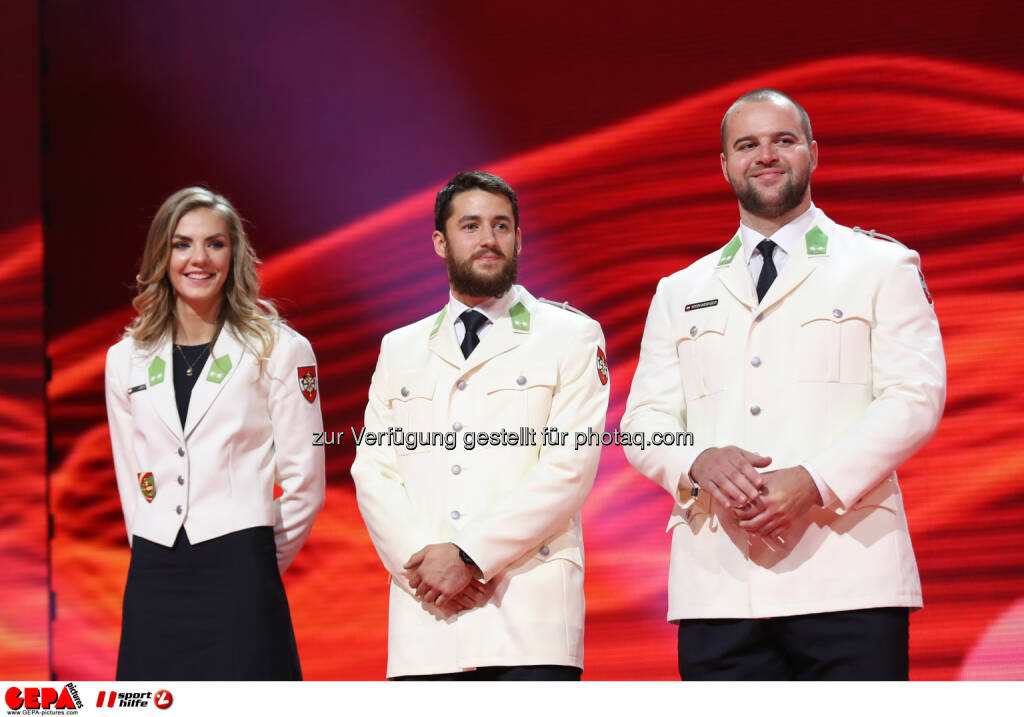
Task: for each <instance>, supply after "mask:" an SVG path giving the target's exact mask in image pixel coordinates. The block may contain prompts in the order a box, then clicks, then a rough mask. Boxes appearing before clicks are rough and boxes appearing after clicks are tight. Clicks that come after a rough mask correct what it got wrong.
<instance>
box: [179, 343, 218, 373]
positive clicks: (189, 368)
mask: <svg viewBox="0 0 1024 717" xmlns="http://www.w3.org/2000/svg"><path fill="white" fill-rule="evenodd" d="M210 343H211V344H212V343H213V342H212V341H211V342H210ZM174 348H176V349H178V353H179V354H181V360H182V361H184V362H185V365H186V366H188V368H186V369H185V375H186V376H191V375H192V369H193V367H194V366H195V365H196V364H197V363H199V359H201V358H203V357H205V356H206V351H209V350H210V344H206V351H203V352H202V353H201V354H199V356H198V357H196V360H195V361H192V362H191V363H189V360H188V357H187V356H185V352H184V351H182V350H181V344H174Z"/></svg>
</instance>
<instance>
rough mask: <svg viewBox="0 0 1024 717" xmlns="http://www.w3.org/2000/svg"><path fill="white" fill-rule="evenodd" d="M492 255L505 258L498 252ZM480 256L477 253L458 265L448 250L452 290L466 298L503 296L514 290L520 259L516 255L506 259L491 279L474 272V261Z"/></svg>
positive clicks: (447, 258)
mask: <svg viewBox="0 0 1024 717" xmlns="http://www.w3.org/2000/svg"><path fill="white" fill-rule="evenodd" d="M490 251H491V253H493V254H497V255H499V256H501V257H504V256H505V255H504V254H501V253H500V252H498V251H496V250H490ZM476 256H479V253H475V254H474V255H473V256H470V258H469V259H467V260H466V261H464V262H462V263H461V264H457V263H456V262H455V259H454V258H453V257H452V252H451V250H446V251H445V255H444V263H445V265H447V267H448V281H449V282H450V283H451V285H452V289H453V290H455V291H457V292H459V293H460V294H465V295H466V296H477V297H481V296H501V295H502V294H504V293H505V292H506V291H508V290H509V289H511V288H512V285H513V284H515V283H516V275H517V274H518V272H519V257H518V256H517V255H515V254H513V255H512V257H511V258H505V261H504V262H503V263H502V267H501V271H500V272H498V273H497V274H495V275H494V276H491V277H483V276H480V275H479V274H477V273H475V272H474V271H473V259H474V258H476Z"/></svg>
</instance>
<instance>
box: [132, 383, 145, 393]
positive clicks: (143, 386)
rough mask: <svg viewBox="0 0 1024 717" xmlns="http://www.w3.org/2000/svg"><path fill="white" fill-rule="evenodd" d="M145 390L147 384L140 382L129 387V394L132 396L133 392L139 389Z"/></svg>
mask: <svg viewBox="0 0 1024 717" xmlns="http://www.w3.org/2000/svg"><path fill="white" fill-rule="evenodd" d="M145 390H146V384H144V383H140V384H139V385H138V386H132V387H131V388H129V389H128V395H129V396H131V395H132V394H133V393H135V392H137V391H145Z"/></svg>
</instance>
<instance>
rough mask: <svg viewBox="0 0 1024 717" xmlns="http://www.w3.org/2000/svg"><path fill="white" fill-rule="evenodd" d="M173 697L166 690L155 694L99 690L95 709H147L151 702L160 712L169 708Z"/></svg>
mask: <svg viewBox="0 0 1024 717" xmlns="http://www.w3.org/2000/svg"><path fill="white" fill-rule="evenodd" d="M173 701H174V697H172V696H171V693H170V692H169V691H168V690H157V691H156V692H116V691H114V690H111V691H110V692H107V691H106V690H100V693H99V694H98V695H97V696H96V706H97V707H147V706H148V705H149V703H150V702H152V703H153V704H154V705H155V706H156V707H159V708H160V709H162V710H165V709H167V708H168V707H170V706H171V703H172V702H173Z"/></svg>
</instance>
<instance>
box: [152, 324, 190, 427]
mask: <svg viewBox="0 0 1024 717" xmlns="http://www.w3.org/2000/svg"><path fill="white" fill-rule="evenodd" d="M173 350H174V346H173V344H172V342H171V338H170V337H169V336H168V337H167V338H166V339H164V340H163V342H162V343H161V344H160V346H159V348H158V349H157V351H156V353H155V354H152V355H144V356H143V358H142V362H143V365H144V366H145V367H146V374H145V376H146V388H147V390H146V393H147V394H149V400H150V401H152V405H153V409H154V410H155V411H156V414H157V415H158V416H160V420H161V421H163V423H164V425H165V426H167V430H169V431H170V432H171V433H172V434H173V435H174V437H175V438H177V439H178V440H179V441H180V440H181V437H182V432H181V419H180V418H178V404H177V403H175V401H174V360H173V359H174V356H173V354H172V353H171V352H172V351H173Z"/></svg>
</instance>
